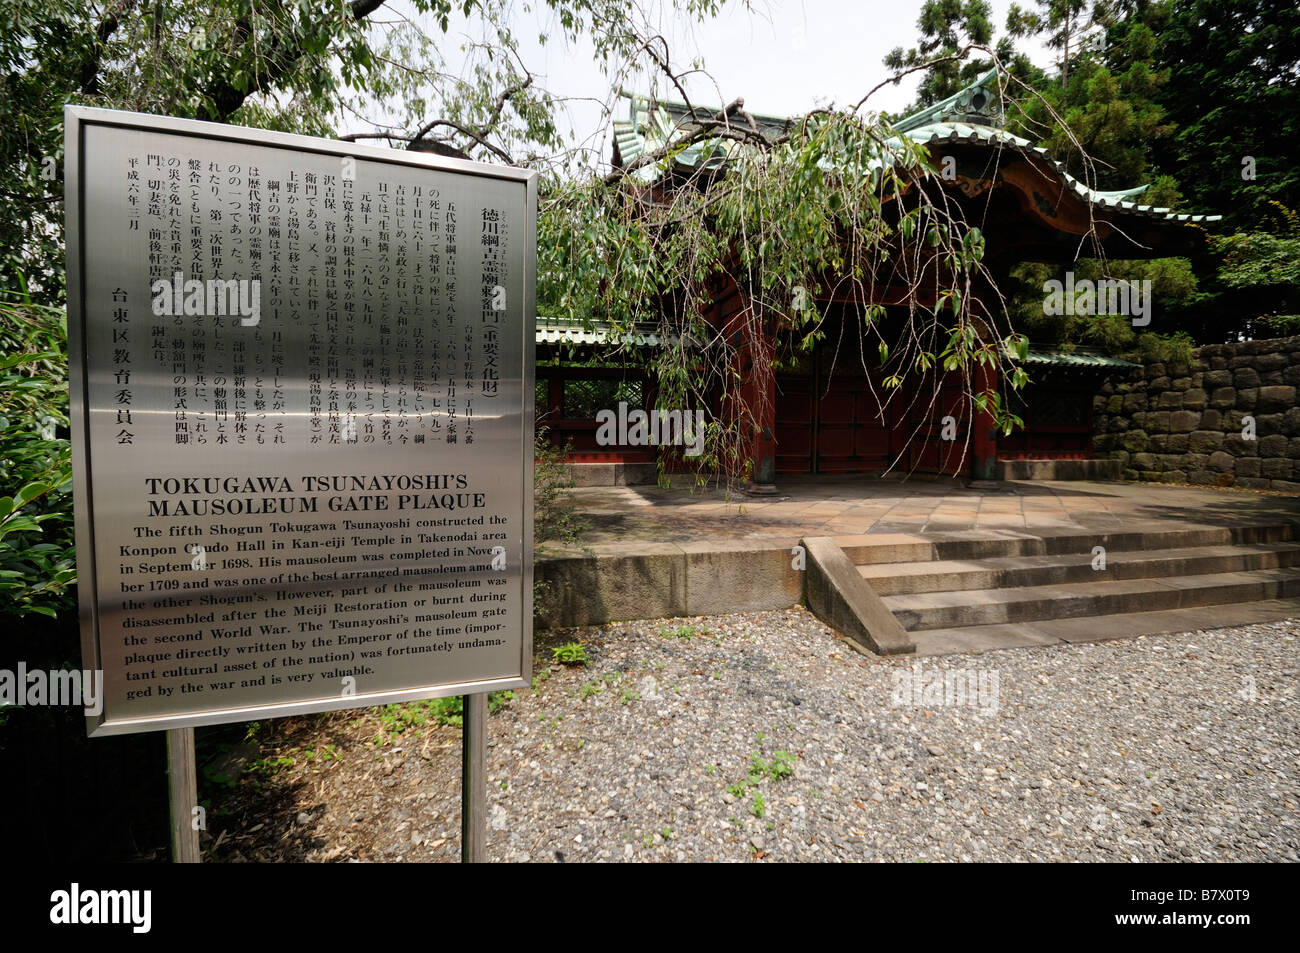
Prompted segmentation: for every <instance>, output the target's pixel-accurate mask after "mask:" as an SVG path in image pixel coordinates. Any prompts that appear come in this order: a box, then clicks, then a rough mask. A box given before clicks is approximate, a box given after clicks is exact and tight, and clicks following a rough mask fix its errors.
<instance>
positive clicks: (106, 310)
mask: <svg viewBox="0 0 1300 953" xmlns="http://www.w3.org/2000/svg"><path fill="white" fill-rule="evenodd" d="M66 136H67V140H66V169H67V250H68V312H69V314H68V317H69V321H68V325H69V339H70V340H69V344H70V360H71V372H72V373H71V379H72V385H71V399H72V414H73V427H74V430H73V451H74V478H75V484H74V491H75V499H76V517H77V552H78V562H79V571H80V579H81V583H80V593H81V617H82V632H83V646H84V653H85V660H86V661H85V664H86V665H87V667H94V668H102V669H103V671H104V686H105V687H104V699H105V701H104V707H103V712H102V714H100V715H98V716H95V717H92V718H89V719H88V721H89V730H90V732H91V734H93V735H101V734H114V733H123V732H134V731H154V730H159V729H171V728H183V727H192V726H195V725H203V724H216V723H221V722H231V721H247V720H251V719H257V718H263V717H278V716H283V715H292V714H301V713H306V712H315V711H326V710H331V709H338V708H348V707H354V706H360V705H378V704H387V703H391V702H398V701H411V700H415V699H421V698H433V697H441V696H448V695H466V694H471V693H477V692H487V691H492V690H496V689H501V688H511V687H520V686H523V685H526V684H528V679H529V676H530V674H531V672H530V669H531V657H532V483H533V447H532V440H533V355H534V344H533V335H534V331H533V327H532V321H531V320H530V318H531V316H532V314H533V309H534V300H533V298H534V293H535V292H534V288H535V275H534V270H535V254H536V208H537V181H536V173H532V172H526V171H522V170H517V169H505V168H497V167H493V166H487V165H481V164H478V163H471V162H461V161H456V160H452V159H444V158H439V157H433V156H428V155H424V154H417V153H411V152H399V151H393V150H388V149H379V148H370V147H365V146H358V145H355V144H353V143H343V142H334V141H330V140H322V139H313V138H307V137H303V136H293V135H286V134H280V133H270V132H263V131H258V130H252V129H243V128H238V127H232V126H224V125H217V124H211V123H201V122H194V121H189V120H177V119H168V118H162V117H155V116H144V115H138V114H134V113H122V112H112V111H106V110H97V109H88V108H81V107H68V109H67V112H66Z"/></svg>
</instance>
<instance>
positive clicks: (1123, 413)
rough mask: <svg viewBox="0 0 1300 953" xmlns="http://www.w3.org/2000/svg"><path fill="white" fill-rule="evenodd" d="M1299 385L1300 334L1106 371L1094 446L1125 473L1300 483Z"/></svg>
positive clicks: (1261, 485)
mask: <svg viewBox="0 0 1300 953" xmlns="http://www.w3.org/2000/svg"><path fill="white" fill-rule="evenodd" d="M1297 388H1300V336H1297V337H1290V338H1276V339H1273V340H1268V341H1244V342H1240V343H1236V344H1211V345H1206V346H1205V347H1202V348H1200V349H1199V350H1198V351H1196V352H1195V357H1194V358H1193V361H1192V366H1191V367H1186V366H1181V367H1180V366H1176V365H1169V366H1166V365H1165V364H1161V363H1155V362H1152V363H1147V364H1145V365H1144V366H1143V367H1141V368H1135V369H1133V370H1132V371H1131V372H1129V373H1128V374H1127V375H1125V374H1117V375H1114V376H1112V377H1110V378H1109V379H1107V380H1106V381H1105V383H1104V384H1103V385H1102V387H1101V389H1100V390H1099V392H1098V395H1097V396H1096V397H1095V398H1094V401H1093V434H1094V437H1093V450H1094V452H1095V453H1096V455H1097V456H1098V457H1099V458H1106V457H1110V458H1112V459H1117V460H1119V461H1120V464H1121V467H1122V471H1123V476H1124V479H1126V480H1153V481H1164V482H1170V483H1200V484H1208V485H1212V486H1240V487H1248V488H1252V489H1274V490H1292V491H1297V490H1300V406H1298V405H1297V403H1296V392H1297ZM1248 418H1253V419H1254V423H1255V433H1254V439H1250V438H1249V435H1248V432H1247V433H1246V434H1245V435H1243V431H1244V429H1245V428H1246V427H1247V424H1248Z"/></svg>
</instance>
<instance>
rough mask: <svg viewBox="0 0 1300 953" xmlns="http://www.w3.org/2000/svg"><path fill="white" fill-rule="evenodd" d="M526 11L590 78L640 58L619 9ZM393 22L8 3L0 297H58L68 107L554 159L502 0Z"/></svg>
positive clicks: (363, 13)
mask: <svg viewBox="0 0 1300 953" xmlns="http://www.w3.org/2000/svg"><path fill="white" fill-rule="evenodd" d="M719 5H720V4H719V2H718V0H687V2H685V3H683V4H681V8H682V10H683V12H684V13H686V14H687V15H688V16H691V17H711V16H713V15H715V14H716V13H717V11H718V8H719ZM534 8H535V9H537V10H538V12H541V13H545V14H547V15H549V17H548V19H549V23H548V25H547V26H546V27H544V28H543V31H544V32H542V35H541V36H540V37H539V39H540V40H541V41H542V42H545V41H546V40H547V39H549V37H548V36H547V35H546V34H547V33H550V34H552V35H554V36H556V37H558V38H562V39H564V40H566V41H576V40H577V39H578V38H580V37H582V38H586V40H587V41H588V42H589V43H590V45H591V49H592V52H593V53H594V56H595V59H596V61H597V62H599V63H602V64H606V65H608V66H614V65H615V64H620V63H622V62H623V61H624V60H626V59H627V58H628V57H630V56H632V55H634V54H635V52H636V51H637V50H638V49H639V47H640V44H641V34H642V33H643V32H644V30H643V29H642V24H641V18H640V17H639V16H638V14H637V12H636V11H633V10H629V9H628V8H627V6H626V5H625V4H623V3H622V0H541V2H540V3H537V4H534ZM388 9H389V8H388V7H387V6H385V5H384V4H383V3H382V2H379V0H337V2H332V3H250V2H249V0H212V2H203V3H200V2H198V0H169V2H167V3H135V2H120V3H117V2H115V3H109V4H99V3H92V2H90V0H51V2H48V3H34V2H17V3H14V2H10V3H6V5H5V7H4V14H3V17H2V19H0V23H2V26H3V29H0V76H3V77H4V94H3V95H0V126H2V127H3V128H4V130H5V135H4V137H3V138H2V139H0V203H3V206H4V207H3V211H4V214H2V215H0V287H14V286H15V281H14V276H15V275H17V274H24V275H26V276H27V277H28V278H29V279H30V280H31V281H32V284H33V287H34V289H35V291H34V294H35V296H36V297H37V299H38V300H40V301H42V302H43V303H46V304H57V303H58V302H59V299H60V296H61V294H62V291H63V284H64V281H63V264H62V257H63V256H62V250H61V248H60V245H59V236H60V233H61V226H62V221H63V213H62V209H61V207H60V206H61V200H62V189H61V187H60V185H59V181H58V176H57V175H56V176H54V177H51V178H46V177H44V176H43V173H44V171H45V170H46V168H47V163H46V161H45V160H46V159H47V158H48V159H52V160H54V164H55V168H56V171H57V166H58V165H59V164H61V162H62V153H63V129H62V122H63V107H64V105H65V104H67V103H79V104H85V105H94V106H103V107H108V108H116V109H129V110H134V111H138V112H147V113H155V114H160V115H170V116H181V117H190V118H196V119H205V120H209V121H213V122H233V123H237V124H240V125H246V126H255V127H260V128H267V129H278V130H286V131H291V132H302V133H307V134H309V135H327V136H328V135H332V134H334V133H335V129H336V126H338V125H339V124H341V123H343V122H345V121H346V122H348V123H349V124H352V123H353V122H354V121H355V117H357V116H370V117H373V118H374V119H376V120H377V121H379V122H383V123H384V124H385V126H386V128H387V130H389V131H390V132H392V134H393V136H395V137H398V138H396V139H393V140H391V141H394V142H396V144H397V145H399V146H400V145H403V144H404V139H409V138H410V137H411V136H413V135H414V133H415V132H416V131H417V130H421V129H425V128H426V127H428V128H427V132H426V134H425V138H426V139H428V140H430V141H432V142H434V143H436V144H437V145H438V146H440V147H442V148H444V149H451V150H454V151H460V152H462V154H464V155H467V156H469V157H471V158H488V159H491V160H493V161H500V160H501V159H502V158H503V157H505V158H506V159H507V160H508V159H511V158H513V153H515V152H517V151H523V150H525V149H528V150H537V151H551V152H553V151H556V150H558V149H559V148H560V146H561V144H562V140H563V136H562V133H561V129H560V127H559V126H558V124H557V118H558V115H559V111H558V110H556V109H555V107H554V102H553V97H552V95H551V94H550V93H549V92H548V91H547V90H545V89H542V88H540V86H539V85H537V84H535V83H534V77H533V76H532V75H531V74H529V73H528V72H527V70H526V69H525V68H524V66H523V65H522V61H521V58H520V56H519V55H518V53H519V46H520V42H519V40H518V39H517V38H516V37H515V36H514V35H513V34H512V33H511V31H510V28H509V25H508V24H509V22H510V21H511V20H512V19H513V16H512V15H511V14H512V12H513V9H514V7H513V4H512V3H511V2H510V0H408V2H407V3H406V4H404V5H403V9H402V10H401V13H400V15H392V14H389V13H388ZM461 19H463V20H464V21H465V22H464V24H462V23H460V22H455V21H458V20H461ZM453 24H454V27H453ZM453 29H454V31H455V33H457V34H460V33H461V32H462V31H469V32H472V33H473V34H474V38H473V39H467V40H466V41H465V42H464V50H465V54H464V55H465V56H466V61H465V64H464V67H463V69H461V70H456V71H453V70H452V69H451V68H449V64H448V63H447V61H446V59H445V58H444V57H443V55H442V52H441V51H442V50H443V49H444V48H445V47H446V46H447V45H448V34H449V31H453ZM459 42H460V41H459V38H458V40H457V43H459ZM376 110H382V112H381V113H380V114H376ZM434 121H438V122H439V123H440V124H439V125H436V126H434V125H432V123H433V122H434ZM393 130H396V131H395V132H394V131H393ZM401 130H409V132H407V133H405V134H403V133H402V132H401ZM471 133H472V135H471ZM382 138H385V137H381V139H382Z"/></svg>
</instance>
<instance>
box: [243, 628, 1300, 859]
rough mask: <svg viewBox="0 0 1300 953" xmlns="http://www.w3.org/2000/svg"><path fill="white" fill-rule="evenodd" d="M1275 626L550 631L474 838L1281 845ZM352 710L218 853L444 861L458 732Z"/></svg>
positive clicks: (1282, 668)
mask: <svg viewBox="0 0 1300 953" xmlns="http://www.w3.org/2000/svg"><path fill="white" fill-rule="evenodd" d="M546 635H547V645H554V644H556V643H555V634H554V633H547V634H546ZM1298 635H1300V622H1288V623H1272V624H1263V625H1252V626H1245V627H1240V628H1235V629H1224V630H1217V631H1211V632H1193V633H1186V634H1180V635H1166V636H1152V637H1148V638H1143V639H1138V640H1133V641H1121V642H1104V643H1093V644H1087V645H1077V646H1051V647H1046V648H1041V649H1016V650H1011V651H1004V652H995V653H987V654H983V655H963V656H946V657H938V658H935V657H928V658H925V659H923V660H915V659H908V658H890V659H882V658H875V657H870V656H865V655H862V654H859V653H858V652H857V651H855V650H854V649H853V648H851V647H850V646H849V645H848V644H847V643H846V642H844V641H842V640H839V639H837V638H836V637H835V636H834V634H833V633H832V632H831V631H830V630H828V629H827V628H826V627H825V626H823V625H822V624H821V623H820V622H818V621H817V620H816V619H815V618H814V617H813V616H811V615H809V614H808V613H806V612H804V611H803V610H800V609H791V610H784V611H777V612H764V613H749V614H737V615H728V616H719V617H712V618H705V619H691V620H680V619H679V620H655V621H647V622H635V623H621V624H613V625H608V626H602V627H598V628H588V629H578V630H571V631H569V632H566V633H562V634H561V638H562V640H563V639H569V638H572V639H577V640H581V641H582V642H583V643H584V645H585V648H586V652H587V655H588V659H589V663H588V664H587V665H586V666H566V665H561V664H558V663H554V662H552V663H550V664H549V676H547V672H546V671H545V667H546V663H545V662H544V663H542V668H541V669H539V676H542V677H539V680H538V682H537V690H536V691H531V692H530V691H522V692H519V693H518V697H517V698H516V699H514V700H513V701H512V702H510V703H509V704H508V705H506V706H504V707H503V708H501V709H500V710H499V711H498V712H496V713H495V714H494V715H493V716H492V717H491V719H490V725H489V744H490V747H489V768H488V775H489V777H488V790H489V801H490V805H489V819H490V827H491V830H490V831H489V847H488V850H489V855H490V857H491V858H492V859H493V860H508V861H523V860H531V861H553V860H555V859H557V857H559V856H562V858H563V859H564V860H565V861H583V860H613V861H622V860H628V861H686V860H690V861H700V860H731V861H746V860H754V859H758V860H764V861H794V860H821V861H826V860H855V861H872V860H888V861H908V862H911V861H954V860H992V861H1009V860H1011V861H1031V860H1082V861H1098V860H1101V861H1130V860H1137V861H1202V860H1204V861H1210V860H1213V861H1260V860H1266V861H1288V860H1289V861H1296V860H1300V854H1298V850H1300V831H1298V830H1297V814H1296V806H1297V804H1298V803H1300V791H1298V790H1297V783H1296V780H1295V778H1294V775H1295V772H1296V765H1297V763H1298V761H1300V758H1298V757H1297V756H1298V755H1300V706H1298V705H1297V697H1296V675H1297V672H1298V671H1300V664H1298V660H1300V641H1298V639H1297V636H1298ZM543 652H545V653H546V655H547V657H548V658H549V655H550V653H549V650H547V649H543V648H542V647H541V643H540V642H539V655H540V654H542V653H543ZM341 717H342V716H333V718H334V719H335V721H334V722H332V724H335V725H339V726H340V727H341V726H342V724H343V723H342V722H341V721H340V720H339V719H340V718H341ZM351 717H352V719H353V720H352V721H350V722H348V723H347V724H348V725H349V726H350V727H351V728H352V731H351V732H350V733H346V732H345V733H342V734H340V735H338V740H339V742H340V750H341V752H342V759H341V760H340V761H336V762H334V763H333V764H332V765H330V766H329V767H328V769H322V768H321V767H319V766H315V767H313V768H310V769H308V768H305V767H304V768H303V769H302V772H301V773H299V772H297V771H296V770H295V772H289V773H288V774H286V775H281V776H279V778H278V780H279V781H280V783H282V784H283V785H285V786H286V790H292V791H294V792H295V795H294V797H295V803H294V805H293V812H294V813H293V814H288V815H286V817H285V818H276V819H275V820H274V821H272V822H271V823H268V824H267V828H266V831H265V834H266V835H269V837H268V843H267V844H266V846H265V848H262V849H259V848H257V847H256V846H253V847H251V848H250V847H249V846H245V847H244V848H243V850H244V853H243V854H242V855H237V856H236V857H234V858H233V859H240V856H244V857H247V858H248V859H252V858H253V857H259V858H267V857H268V852H270V853H272V854H274V853H275V852H276V851H277V850H278V851H279V856H289V855H290V854H294V853H296V855H297V856H300V857H302V858H304V859H308V860H346V859H362V860H397V859H405V860H425V859H448V860H449V859H453V858H455V857H456V856H457V852H458V850H459V846H458V845H459V797H458V795H459V731H458V729H455V728H447V727H443V728H437V729H429V728H426V729H419V731H418V733H417V731H416V730H414V729H412V730H410V731H408V732H407V733H406V734H403V735H401V736H399V737H397V738H396V740H394V741H393V742H392V743H391V744H389V745H386V746H376V745H375V744H374V743H373V742H371V741H370V740H368V739H369V738H370V737H371V736H372V735H373V733H374V732H373V726H371V725H369V723H368V722H366V721H365V718H362V719H361V720H360V721H358V720H357V719H356V716H355V715H353V716H351ZM299 721H300V722H301V720H299ZM316 734H318V735H319V734H320V730H319V728H318V729H317V731H316ZM309 772H310V773H309ZM254 822H255V821H254V819H253V818H249V817H246V818H245V819H244V823H245V824H248V825H251V824H252V823H254ZM286 823H287V825H288V830H289V831H290V832H292V833H294V836H293V837H289V836H288V835H287V834H284V833H282V832H284V831H285V830H286V828H285V825H286ZM245 829H247V828H246V827H245ZM253 839H254V840H256V838H253ZM277 839H278V841H277ZM238 840H246V838H239V839H238ZM276 843H279V844H280V847H279V848H275V849H273V845H274V844H276ZM295 843H296V844H298V845H300V851H295V850H291V849H290V848H289V847H287V846H286V845H289V844H295Z"/></svg>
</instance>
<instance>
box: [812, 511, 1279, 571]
mask: <svg viewBox="0 0 1300 953" xmlns="http://www.w3.org/2000/svg"><path fill="white" fill-rule="evenodd" d="M1291 540H1300V524H1297V523H1292V522H1283V521H1277V522H1266V523H1258V524H1253V525H1233V526H1204V525H1183V526H1179V527H1177V528H1172V529H1171V528H1170V526H1169V524H1168V523H1167V522H1166V523H1159V524H1147V525H1142V524H1136V525H1133V526H1130V527H1126V528H1125V529H1123V530H1116V531H1113V532H1108V533H1099V532H1095V531H1094V532H1089V531H1084V530H1079V529H1063V530H1062V531H1060V532H1057V533H1050V534H1042V535H1030V534H1027V533H1018V532H1010V531H1007V532H994V531H989V530H965V531H957V532H950V533H926V534H924V535H922V534H903V533H899V534H869V535H866V536H839V537H836V539H835V541H836V542H837V543H838V544H839V545H840V547H841V548H842V549H843V550H844V553H845V555H846V556H848V557H849V559H850V560H851V561H852V562H853V563H854V565H858V566H865V565H873V564H880V563H915V562H931V561H944V560H973V559H980V560H983V559H1001V558H1008V557H1013V556H1054V555H1064V554H1072V553H1091V552H1092V550H1093V547H1095V546H1103V547H1105V549H1106V552H1107V553H1115V552H1144V551H1149V550H1153V549H1190V548H1192V547H1200V546H1232V545H1239V544H1242V543H1277V542H1288V541H1291Z"/></svg>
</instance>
